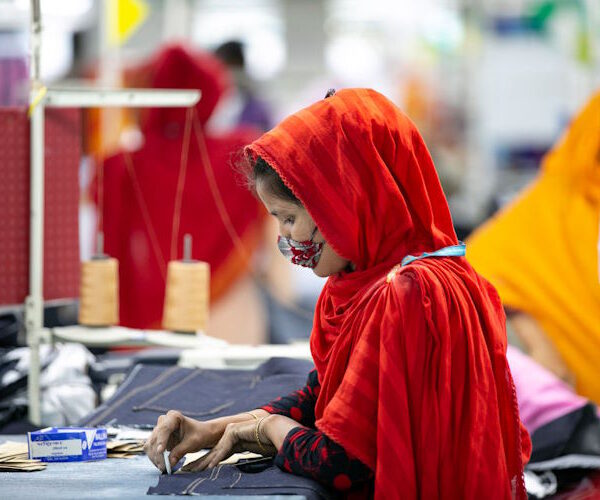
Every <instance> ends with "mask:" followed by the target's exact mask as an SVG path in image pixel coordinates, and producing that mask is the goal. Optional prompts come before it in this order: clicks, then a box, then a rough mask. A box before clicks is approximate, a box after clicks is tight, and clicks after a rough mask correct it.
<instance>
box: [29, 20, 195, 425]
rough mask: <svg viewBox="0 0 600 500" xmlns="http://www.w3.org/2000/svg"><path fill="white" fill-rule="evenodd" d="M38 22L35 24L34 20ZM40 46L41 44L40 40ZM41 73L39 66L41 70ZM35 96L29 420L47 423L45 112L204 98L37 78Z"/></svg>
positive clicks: (183, 102)
mask: <svg viewBox="0 0 600 500" xmlns="http://www.w3.org/2000/svg"><path fill="white" fill-rule="evenodd" d="M34 24H35V23H34ZM34 45H35V44H34ZM36 71H37V70H36ZM32 87H33V88H32V92H31V95H30V103H31V108H30V117H31V118H30V120H31V122H30V135H31V142H30V170H31V184H30V192H31V199H30V216H31V218H30V230H29V231H30V234H29V238H30V242H29V245H30V248H29V295H28V296H27V298H26V300H25V330H26V335H27V345H28V346H29V348H30V352H31V357H30V366H29V378H28V385H27V395H28V400H29V419H30V421H31V422H32V423H33V424H35V425H40V424H41V406H40V403H41V401H40V371H41V367H40V355H39V347H40V343H41V342H48V341H50V340H51V335H50V333H49V332H47V331H45V330H44V327H43V326H44V323H43V322H44V297H43V273H44V110H45V108H46V107H55V108H73V107H79V108H89V107H108V106H117V107H136V108H143V107H187V106H193V105H194V104H196V103H197V102H198V101H199V100H200V91H197V90H138V89H123V90H111V89H90V88H81V89H78V88H72V89H60V88H56V89H48V90H47V91H45V92H44V90H45V89H44V88H43V87H41V86H40V85H39V80H38V79H37V75H36V77H34V84H33V85H32Z"/></svg>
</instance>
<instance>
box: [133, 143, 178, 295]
mask: <svg viewBox="0 0 600 500" xmlns="http://www.w3.org/2000/svg"><path fill="white" fill-rule="evenodd" d="M123 156H124V158H125V166H126V167H127V173H128V174H129V178H130V179H131V184H132V185H133V191H134V193H135V197H136V199H137V202H138V206H139V207H140V210H141V212H142V217H143V218H144V224H145V226H146V230H147V231H148V234H149V236H150V243H151V244H152V251H153V253H154V257H155V258H156V263H157V264H158V267H159V268H160V272H161V276H162V278H163V281H164V282H165V283H166V281H167V264H166V263H165V258H164V256H163V254H162V251H161V249H160V244H159V243H158V237H157V236H156V231H155V230H154V225H153V224H152V218H151V217H150V211H149V210H148V205H146V200H144V193H143V192H142V188H141V187H140V184H139V182H138V179H137V176H136V174H135V169H134V168H133V161H132V160H131V155H130V154H129V153H128V152H127V153H125V154H124V155H123Z"/></svg>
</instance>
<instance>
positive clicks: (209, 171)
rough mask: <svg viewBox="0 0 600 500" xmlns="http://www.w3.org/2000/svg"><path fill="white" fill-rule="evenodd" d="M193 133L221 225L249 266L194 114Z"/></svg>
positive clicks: (244, 249)
mask: <svg viewBox="0 0 600 500" xmlns="http://www.w3.org/2000/svg"><path fill="white" fill-rule="evenodd" d="M194 132H195V135H196V142H197V143H198V149H199V150H200V157H201V159H202V166H203V167H204V174H205V175H206V180H207V181H208V185H209V187H210V192H211V194H212V196H213V199H214V202H215V204H216V205H217V210H218V211H219V216H220V217H221V220H222V222H223V225H224V226H225V229H226V230H227V234H229V237H230V238H231V241H233V244H234V246H235V248H236V250H237V251H238V252H239V254H240V256H241V257H242V259H243V260H244V263H245V264H249V262H250V255H249V254H248V252H247V251H246V247H245V246H244V243H243V242H242V239H241V238H240V235H239V234H238V233H237V231H236V229H235V227H234V225H233V223H232V222H231V217H229V212H227V207H226V206H225V202H224V201H223V197H222V196H221V192H220V190H219V186H218V185H217V179H216V178H215V172H214V170H213V168H212V163H211V161H210V157H209V156H208V150H207V149H206V141H205V140H204V134H203V132H202V127H201V125H200V122H199V120H198V116H197V115H196V113H194Z"/></svg>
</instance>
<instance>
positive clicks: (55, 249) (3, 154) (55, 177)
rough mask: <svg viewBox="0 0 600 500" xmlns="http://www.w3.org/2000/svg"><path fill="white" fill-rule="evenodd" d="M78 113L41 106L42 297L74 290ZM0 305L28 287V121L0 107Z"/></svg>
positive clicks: (22, 112)
mask: <svg viewBox="0 0 600 500" xmlns="http://www.w3.org/2000/svg"><path fill="white" fill-rule="evenodd" d="M80 128H81V125H80V114H79V112H78V111H76V110H66V109H61V110H59V109H47V110H46V124H45V188H44V196H45V199H44V207H45V209H44V210H45V212H44V299H45V300H52V299H60V298H72V297H77V296H78V295H79V236H78V234H79V226H78V206H79V176H78V174H79V159H80V155H81V146H80V134H81V130H80ZM0 168H1V172H2V182H1V183H0V217H1V220H2V224H0V242H1V246H0V304H3V305H7V304H18V303H22V302H23V301H24V300H25V297H26V296H27V294H28V287H29V274H28V273H29V191H30V186H29V179H30V176H29V120H28V118H27V111H26V110H25V109H23V108H0Z"/></svg>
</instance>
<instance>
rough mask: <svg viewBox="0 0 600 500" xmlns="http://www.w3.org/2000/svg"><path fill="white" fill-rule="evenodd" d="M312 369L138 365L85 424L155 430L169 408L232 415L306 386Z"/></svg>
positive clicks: (304, 365)
mask: <svg viewBox="0 0 600 500" xmlns="http://www.w3.org/2000/svg"><path fill="white" fill-rule="evenodd" d="M312 367H313V365H312V363H310V362H308V361H303V360H293V359H285V358H273V359H271V360H269V361H266V362H265V363H263V364H262V365H260V366H259V367H258V368H256V369H255V370H198V369H190V368H181V367H177V366H172V367H164V366H152V365H137V366H135V367H134V368H133V370H132V371H131V372H130V374H129V375H128V376H127V378H126V379H125V381H124V382H123V383H122V384H121V386H120V387H119V389H118V390H117V392H116V393H115V394H114V395H113V397H111V398H110V399H109V400H108V401H106V402H105V403H104V404H102V405H101V406H99V407H98V408H97V409H96V410H95V411H94V412H92V414H90V415H89V416H87V417H86V418H85V419H83V421H82V422H81V424H82V425H87V426H95V425H106V424H110V425H133V426H140V427H147V428H151V427H154V425H155V424H156V420H157V418H158V416H159V415H161V414H163V413H166V412H167V411H169V410H179V411H181V412H182V413H183V414H184V415H187V416H189V417H193V418H197V419H200V420H207V419H210V418H217V417H223V416H226V415H232V414H235V413H239V412H243V411H248V410H251V409H253V408H257V407H258V406H260V405H261V404H264V402H265V401H269V400H271V399H273V398H275V397H277V396H279V395H281V394H286V393H289V392H291V391H293V390H294V389H296V388H298V387H301V386H302V385H303V383H304V381H305V379H306V373H307V372H308V371H309V370H310V369H311V368H312Z"/></svg>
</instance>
